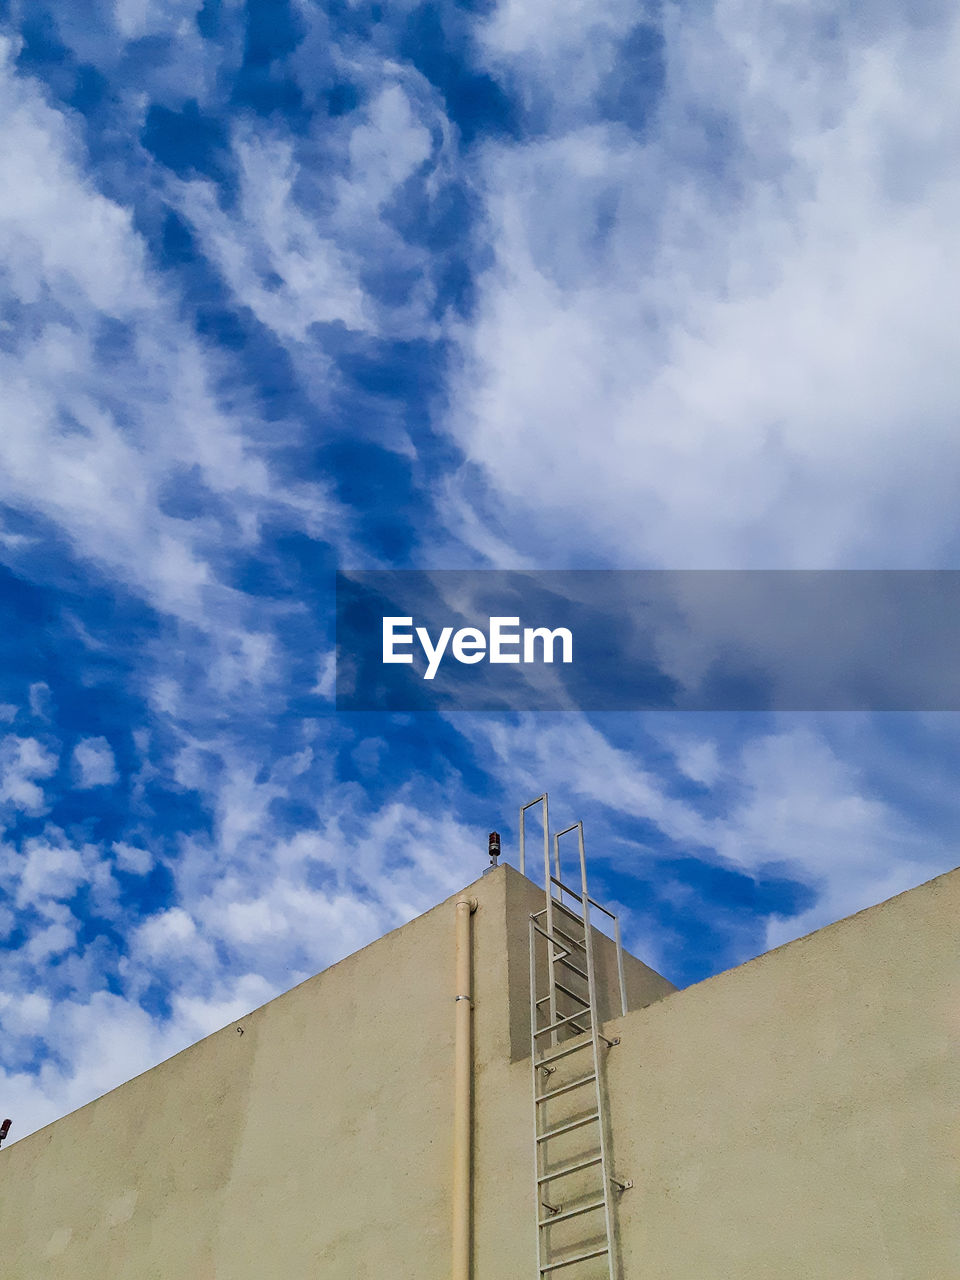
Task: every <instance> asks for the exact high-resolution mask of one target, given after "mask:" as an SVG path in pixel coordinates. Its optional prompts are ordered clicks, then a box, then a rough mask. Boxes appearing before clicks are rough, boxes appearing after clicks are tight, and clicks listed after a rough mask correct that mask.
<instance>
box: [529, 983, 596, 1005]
mask: <svg viewBox="0 0 960 1280" xmlns="http://www.w3.org/2000/svg"><path fill="white" fill-rule="evenodd" d="M553 985H554V986H555V987H556V988H557V990H558V991H562V992H563V994H564V995H565V996H570V997H571V999H573V1000H579V1002H580V1003H581V1004H582V1005H583V1006H584V1008H585V1009H589V1008H590V1001H589V1000H588V999H587V997H586V996H582V995H580V994H579V992H577V991H572V990H571V989H570V988H569V987H565V986H564V985H563V983H562V982H555V983H554V984H553ZM549 1003H550V997H549V996H541V997H540V999H539V1000H538V1001H537V1008H538V1009H539V1008H540V1006H541V1005H542V1004H549Z"/></svg>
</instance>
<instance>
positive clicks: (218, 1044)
mask: <svg viewBox="0 0 960 1280" xmlns="http://www.w3.org/2000/svg"><path fill="white" fill-rule="evenodd" d="M471 900H472V901H474V902H475V903H476V909H475V911H473V912H472V913H471V905H472V902H471ZM567 901H568V903H569V902H571V901H572V899H570V898H567ZM458 902H460V903H461V904H467V905H461V906H460V907H459V909H458V907H457V903H458ZM544 903H545V896H544V891H543V889H542V888H538V887H537V886H536V885H535V884H534V883H533V882H531V881H530V880H528V879H526V878H524V877H523V876H521V875H520V874H519V873H518V872H517V871H516V870H514V869H513V868H511V867H509V866H501V867H499V868H497V869H496V870H494V871H492V872H491V873H489V874H487V875H485V876H483V877H482V879H480V880H478V881H477V882H476V883H475V884H472V885H470V886H469V887H468V888H467V889H466V890H464V892H463V893H462V894H459V895H457V897H456V898H451V899H448V900H447V901H446V902H444V903H442V904H440V905H439V906H437V907H435V908H434V909H433V910H431V911H428V912H427V913H426V914H425V915H423V916H421V917H419V918H418V919H416V920H413V921H411V922H410V923H409V924H407V925H404V926H403V927H402V928H400V929H397V930H395V931H394V932H392V933H390V934H388V935H386V936H385V937H383V938H381V939H379V940H378V941H377V942H374V943H373V944H372V945H370V946H368V947H365V948H364V949H363V950H361V951H359V952H357V953H356V954H354V955H352V956H349V957H348V958H347V959H345V960H343V961H341V962H340V963H339V964H336V965H334V966H333V967H332V968H330V969H328V970H326V971H325V972H323V973H321V974H319V975H318V976H317V977H314V978H311V979H310V980H309V981H307V982H304V983H302V984H301V985H300V986H298V987H296V988H294V989H293V990H292V991H289V992H287V993H286V994H285V995H282V996H280V997H278V998H277V999H275V1000H272V1001H270V1003H269V1004H266V1005H264V1006H263V1007H262V1008H260V1009H257V1010H255V1011H254V1012H253V1013H251V1014H249V1015H248V1016H246V1017H245V1018H243V1019H242V1020H241V1021H240V1022H239V1023H235V1024H232V1025H230V1026H228V1027H225V1028H224V1029H223V1030H221V1031H219V1032H217V1033H216V1034H214V1035H211V1036H209V1037H207V1038H206V1039H205V1040H202V1041H201V1042H199V1043H198V1044H195V1045H193V1046H192V1047H191V1048H189V1049H186V1050H185V1051H184V1052H183V1053H180V1054H177V1055H176V1056H175V1057H174V1058H171V1059H170V1060H169V1061H167V1062H164V1063H163V1064H161V1065H160V1066H158V1067H156V1068H154V1069H153V1070H151V1071H148V1072H146V1073H145V1074H143V1075H141V1076H138V1077H137V1078H136V1079H134V1080H131V1081H130V1082H129V1083H127V1084H125V1085H123V1086H122V1087H120V1088H118V1089H115V1090H114V1091H113V1092H111V1093H109V1094H107V1095H105V1096H104V1097H102V1098H100V1099H98V1100H97V1101H95V1102H93V1103H91V1104H89V1105H88V1106H85V1107H82V1108H81V1109H80V1110H78V1111H76V1112H74V1113H73V1114H71V1115H68V1116H66V1117H64V1118H63V1119H61V1120H58V1121H57V1122H56V1123H54V1124H51V1125H49V1126H47V1127H46V1128H45V1129H42V1130H40V1131H39V1132H37V1133H35V1134H33V1135H31V1136H30V1137H27V1138H25V1139H23V1140H21V1141H20V1142H18V1143H16V1144H15V1145H13V1146H11V1147H8V1148H5V1149H4V1150H3V1151H0V1248H2V1255H0V1256H2V1259H3V1262H2V1267H0V1271H2V1274H3V1276H4V1277H6V1280H368V1278H369V1280H372V1278H373V1277H377V1278H378V1280H382V1278H384V1277H387V1278H388V1280H450V1278H451V1276H453V1275H456V1274H457V1272H456V1267H457V1265H458V1264H457V1261H456V1259H454V1262H453V1263H452V1262H451V1256H452V1254H451V1249H452V1244H451V1241H452V1238H453V1233H454V1232H455V1230H456V1228H455V1227H454V1225H453V1220H452V1215H453V1213H454V1200H455V1199H457V1200H458V1202H459V1197H460V1195H461V1191H464V1192H465V1194H466V1197H467V1199H468V1205H467V1210H466V1212H467V1217H466V1220H465V1221H466V1228H467V1230H468V1234H467V1236H466V1241H467V1248H468V1253H469V1274H470V1275H471V1276H472V1277H473V1280H523V1278H526V1277H530V1280H536V1278H537V1276H538V1266H539V1267H543V1268H544V1270H543V1271H542V1272H541V1273H539V1274H545V1275H546V1274H549V1275H554V1274H558V1275H560V1276H561V1277H567V1276H569V1277H570V1280H597V1278H598V1277H607V1276H608V1275H609V1274H611V1269H612V1274H613V1275H615V1276H617V1277H621V1278H622V1280H811V1278H816V1280H957V1278H958V1277H960V1213H958V1208H960V1123H958V1104H960V1067H958V1063H960V1055H958V1048H960V1045H958V1040H960V948H958V945H957V929H958V924H957V922H958V920H960V870H958V871H954V872H951V873H949V874H947V875H944V876H941V877H939V878H938V879H936V880H932V881H930V882H929V883H928V884H925V885H922V886H921V887H919V888H917V889H914V890H912V891H910V892H909V893H905V894H902V895H900V896H899V897H896V898H893V899H891V900H890V901H888V902H885V903H882V904H881V905H880V906H877V907H873V908H871V909H869V910H867V911H863V912H860V913H859V914H858V915H855V916H851V917H850V918H848V919H846V920H842V921H840V922H839V923H837V924H834V925H831V926H830V927H828V928H826V929H822V930H820V931H819V932H817V933H814V934H811V935H809V936H808V937H805V938H802V939H800V940H799V941H797V942H792V943H790V944H789V945H787V946H783V947H780V948H778V949H777V950H775V951H772V952H770V953H768V954H766V955H763V956H761V957H759V958H758V959H755V960H752V961H750V962H749V963H747V964H744V965H742V966H740V967H739V968H736V969H733V970H730V971H729V972H726V973H722V974H720V975H719V976H717V977H714V978H711V979H709V980H707V981H705V982H701V983H699V984H697V985H696V986H693V987H690V988H687V989H686V990H682V991H677V990H675V989H674V988H673V987H672V986H671V984H670V983H669V982H667V981H666V980H665V979H664V978H662V977H661V976H660V975H658V974H657V973H655V972H653V970H651V969H649V968H647V967H646V966H645V965H643V964H642V963H641V962H640V961H639V960H635V959H634V958H633V957H630V956H626V955H625V956H624V958H623V978H624V986H625V991H626V999H627V1009H628V1011H627V1012H626V1014H624V1013H623V1012H622V1010H621V1008H620V1007H619V986H620V983H619V978H618V973H617V964H616V951H615V947H614V945H613V943H612V942H610V941H609V940H608V939H607V938H601V937H596V935H595V937H596V942H595V952H596V972H595V988H596V1004H597V1005H598V1015H599V1016H598V1022H597V1026H598V1035H599V1034H600V1033H602V1036H603V1037H605V1039H606V1040H609V1041H614V1042H616V1043H614V1044H613V1045H612V1046H608V1045H607V1044H606V1043H605V1042H604V1040H603V1039H601V1040H600V1041H599V1045H600V1049H599V1059H598V1061H599V1064H600V1073H599V1074H600V1078H601V1085H602V1093H601V1097H602V1100H603V1109H604V1117H603V1120H604V1123H605V1125H606V1138H605V1140H606V1152H605V1160H606V1165H605V1166H604V1167H605V1168H606V1170H607V1173H608V1175H609V1177H610V1179H616V1181H617V1182H618V1183H620V1184H630V1185H625V1188H624V1189H623V1190H620V1189H619V1187H618V1186H616V1185H612V1186H611V1188H610V1190H609V1196H610V1204H611V1218H612V1254H611V1258H612V1261H611V1260H610V1259H608V1257H607V1256H606V1255H603V1254H598V1255H597V1256H596V1257H594V1258H591V1259H588V1260H585V1261H582V1262H578V1263H572V1264H570V1265H569V1266H563V1265H562V1259H563V1258H565V1257H567V1256H575V1255H576V1253H577V1252H578V1251H579V1252H589V1246H590V1242H591V1240H593V1241H594V1242H596V1241H597V1240H600V1241H602V1240H603V1238H604V1236H603V1219H604V1212H605V1211H604V1210H603V1209H602V1208H600V1209H595V1210H585V1211H584V1212H582V1213H571V1212H570V1211H571V1210H572V1209H576V1208H577V1206H578V1205H582V1204H585V1203H588V1202H589V1196H590V1195H591V1194H592V1193H591V1192H590V1190H589V1188H588V1187H587V1185H586V1183H584V1184H583V1185H582V1186H578V1185H577V1184H576V1179H577V1178H578V1177H582V1178H586V1177H587V1175H588V1171H587V1170H581V1171H580V1172H579V1173H576V1172H575V1173H573V1174H570V1175H569V1178H568V1185H567V1186H563V1187H561V1188H560V1189H559V1190H558V1184H557V1182H554V1181H547V1182H545V1183H543V1185H542V1186H541V1188H540V1194H539V1195H538V1196H535V1195H534V1179H535V1172H534V1154H533V1152H534V1102H533V1088H534V1086H533V1079H534V1078H535V1077H536V1078H537V1080H538V1084H537V1086H536V1087H537V1089H538V1091H539V1092H541V1093H543V1092H548V1091H550V1090H552V1089H554V1088H556V1089H557V1090H558V1091H560V1093H561V1094H562V1097H560V1098H558V1099H557V1101H556V1102H554V1101H553V1100H550V1101H549V1103H548V1107H549V1108H550V1109H554V1108H556V1107H560V1106H561V1104H562V1106H563V1107H565V1108H567V1110H566V1111H565V1112H561V1113H558V1112H556V1111H554V1114H552V1115H544V1116H543V1117H542V1118H541V1120H540V1126H539V1130H538V1131H542V1132H545V1131H546V1129H547V1128H550V1129H553V1130H556V1129H562V1128H563V1127H564V1125H567V1129H566V1131H565V1132H564V1133H563V1134H560V1135H557V1136H556V1137H555V1138H549V1139H548V1141H547V1143H546V1144H545V1145H544V1159H547V1148H548V1147H550V1144H551V1143H554V1142H556V1143H558V1144H560V1143H568V1144H569V1146H568V1147H567V1149H565V1150H564V1149H562V1148H561V1149H559V1150H556V1151H554V1150H552V1149H551V1150H550V1152H549V1161H551V1162H554V1163H552V1164H549V1167H550V1168H555V1167H561V1166H562V1165H563V1162H564V1161H565V1162H566V1163H567V1164H571V1163H573V1164H576V1163H578V1159H579V1157H580V1156H581V1155H582V1154H583V1152H584V1151H586V1152H587V1154H588V1155H589V1147H586V1148H585V1147H584V1145H583V1143H584V1141H589V1134H590V1131H591V1130H590V1125H589V1124H588V1123H584V1124H581V1125H578V1127H573V1126H574V1123H575V1122H576V1120H577V1114H578V1113H577V1110H576V1106H577V1105H578V1104H576V1101H575V1100H576V1097H577V1095H578V1093H583V1090H582V1089H579V1088H577V1087H574V1086H571V1087H570V1088H569V1089H566V1088H565V1087H564V1083H563V1077H562V1076H561V1075H560V1070H561V1056H562V1055H560V1054H559V1052H558V1051H559V1050H562V1049H565V1048H567V1047H571V1046H574V1045H576V1044H579V1043H585V1042H587V1041H590V1040H591V1038H592V1036H591V1032H590V1031H589V1030H587V1029H586V1027H585V1029H584V1031H583V1033H582V1034H581V1035H580V1036H579V1037H578V1036H577V1034H576V1028H575V1027H574V1028H573V1029H572V1030H571V1028H566V1027H561V1028H560V1030H559V1031H557V1033H556V1035H554V1034H553V1033H552V1032H550V1031H549V1030H547V1031H546V1032H545V1033H544V1034H543V1036H542V1040H543V1042H544V1047H543V1049H542V1050H539V1052H540V1053H541V1055H542V1056H543V1057H544V1058H545V1059H547V1058H549V1057H550V1055H551V1054H554V1055H555V1056H556V1057H557V1061H556V1062H555V1063H554V1072H555V1074H554V1073H550V1074H549V1075H548V1074H546V1073H543V1072H541V1071H533V1070H532V1067H531V1022H530V967H531V966H530V961H529V954H530V950H529V938H530V917H531V914H534V913H537V912H542V911H543V910H544ZM538 919H539V920H540V921H541V923H544V922H545V917H544V916H543V915H541V916H539V917H538ZM558 920H559V921H560V922H561V923H562V925H563V927H564V928H565V929H566V930H567V931H568V934H573V933H575V928H574V926H573V925H572V924H571V923H570V922H569V921H568V918H567V917H566V916H564V915H563V913H562V912H561V913H560V914H559V916H557V915H555V917H554V922H553V924H554V928H555V929H558V928H559V927H560V926H559V925H558V923H557V921H558ZM458 936H459V937H460V939H461V940H463V939H465V938H466V939H468V942H469V953H468V954H469V956H470V958H471V960H472V979H471V976H470V974H469V973H467V972H466V969H465V964H466V960H465V959H464V955H463V954H461V969H460V971H459V978H460V984H461V985H462V982H463V981H467V982H471V981H472V992H471V993H470V994H472V1003H471V1001H469V1000H467V1001H464V1000H458V1001H455V1000H454V997H455V996H456V995H462V994H464V993H463V992H462V991H460V990H458V981H457V978H458V972H457V970H456V968H455V953H456V939H457V937H458ZM545 945H546V944H545V942H544V944H543V947H542V948H541V955H540V958H539V960H538V968H537V973H536V975H535V976H536V977H537V980H538V982H539V983H541V984H542V983H543V981H544V980H545V977H546V978H549V971H548V968H547V965H546V960H545V958H544V955H545ZM570 945H571V947H572V946H573V944H572V943H571V944H570ZM568 954H573V952H569V953H568ZM548 985H549V984H548ZM571 989H573V988H571ZM554 994H555V995H556V992H555V993H554ZM543 1007H544V1010H547V1009H548V1008H549V1000H548V999H547V1000H545V1001H544V1005H543ZM545 1016H546V1017H549V1016H550V1014H549V1013H545ZM556 1016H557V1017H558V1018H560V1019H563V1018H564V1017H566V1018H567V1019H573V1017H574V1014H573V1013H568V1014H564V1013H563V1012H562V1011H560V1012H558V1013H557V1014H556ZM586 1021H587V1019H586V1018H584V1023H586ZM542 1023H543V1019H541V1024H542ZM471 1024H472V1025H471ZM464 1025H466V1026H470V1029H471V1036H470V1040H469V1042H468V1048H469V1054H468V1055H467V1056H465V1057H464V1056H463V1050H462V1045H461V1058H460V1059H458V1049H457V1027H458V1026H460V1027H463V1026H464ZM568 1033H569V1034H568ZM569 1057H570V1058H573V1057H576V1052H575V1051H574V1050H573V1049H572V1048H571V1052H570V1054H569ZM583 1057H584V1060H585V1063H586V1066H587V1067H589V1065H590V1060H591V1052H590V1051H589V1050H588V1051H587V1052H586V1053H585V1055H583ZM563 1060H566V1059H565V1058H564V1059H563ZM458 1061H460V1062H461V1066H460V1067H459V1068H458V1066H457V1063H458ZM463 1064H466V1070H467V1071H468V1073H469V1075H468V1086H469V1092H468V1094H467V1095H466V1097H467V1099H468V1101H469V1105H470V1110H469V1121H470V1123H469V1128H468V1129H466V1128H463V1127H462V1126H461V1128H460V1130H459V1137H461V1138H463V1137H464V1135H466V1136H467V1155H466V1157H464V1156H463V1155H462V1154H461V1156H460V1157H456V1158H458V1159H459V1160H460V1164H459V1169H460V1170H461V1172H462V1171H463V1170H464V1169H465V1170H466V1178H467V1181H466V1184H465V1186H463V1187H461V1186H460V1184H459V1183H458V1181H457V1179H458V1177H459V1176H460V1174H458V1173H457V1172H456V1171H455V1169H456V1166H455V1128H456V1124H457V1122H456V1119H455V1108H456V1106H457V1105H458V1103H457V1101H456V1099H457V1097H459V1098H460V1101H461V1103H462V1101H463V1097H464V1095H463V1094H462V1093H461V1094H459V1095H458V1094H457V1089H456V1085H455V1075H456V1074H457V1072H458V1071H459V1072H460V1079H461V1083H462V1080H463V1076H462V1071H463ZM586 1074H587V1075H589V1074H590V1073H589V1071H587V1072H586ZM589 1092H590V1091H589V1089H587V1094H589ZM584 1096H586V1095H584ZM590 1096H592V1095H590ZM579 1105H580V1106H581V1107H582V1106H583V1105H584V1104H583V1103H582V1102H580V1103H579ZM539 1106H540V1108H541V1109H542V1110H543V1111H544V1112H546V1110H547V1108H544V1107H543V1104H539ZM578 1143H579V1144H580V1145H579V1146H578V1145H577V1144H578ZM538 1145H541V1144H538ZM464 1160H466V1164H464ZM557 1161H559V1162H560V1164H557V1163H555V1162H557ZM538 1167H539V1168H543V1167H544V1166H543V1165H542V1164H541V1165H540V1166H538ZM594 1172H595V1170H594ZM458 1187H459V1188H460V1189H458ZM538 1201H539V1202H540V1203H539V1206H538V1203H537V1202H538ZM536 1213H539V1214H540V1215H541V1217H543V1218H545V1219H546V1218H548V1217H549V1216H557V1217H558V1218H559V1217H560V1216H561V1215H563V1220H562V1221H559V1222H558V1223H557V1224H555V1225H553V1226H550V1227H545V1228H542V1229H541V1228H538V1227H537V1225H536V1218H535V1214H536ZM564 1233H565V1234H564ZM538 1236H539V1237H540V1238H541V1242H542V1244H543V1246H544V1248H543V1256H542V1258H541V1261H540V1263H538V1258H537V1239H538Z"/></svg>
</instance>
